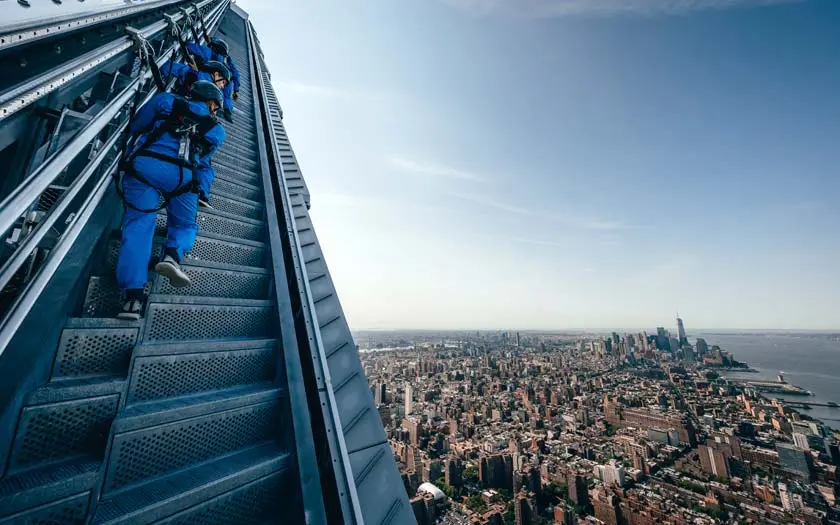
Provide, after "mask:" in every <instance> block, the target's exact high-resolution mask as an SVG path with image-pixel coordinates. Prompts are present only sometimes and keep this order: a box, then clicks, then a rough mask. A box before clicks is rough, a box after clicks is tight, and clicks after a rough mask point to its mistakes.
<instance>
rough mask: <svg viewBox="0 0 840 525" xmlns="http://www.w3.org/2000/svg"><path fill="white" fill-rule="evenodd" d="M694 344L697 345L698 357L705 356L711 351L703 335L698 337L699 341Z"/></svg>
mask: <svg viewBox="0 0 840 525" xmlns="http://www.w3.org/2000/svg"><path fill="white" fill-rule="evenodd" d="M694 346H696V347H697V357H703V356H704V355H706V354H708V353H709V345H708V344H707V343H706V340H705V339H703V338H702V337H698V338H697V343H696V344H695V345H694Z"/></svg>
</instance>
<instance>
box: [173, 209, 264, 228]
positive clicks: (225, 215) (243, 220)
mask: <svg viewBox="0 0 840 525" xmlns="http://www.w3.org/2000/svg"><path fill="white" fill-rule="evenodd" d="M161 215H166V210H162V211H161ZM206 215H210V216H214V217H221V218H223V219H228V220H231V221H237V222H241V223H243V224H251V225H254V226H262V225H263V224H264V221H261V220H258V219H250V218H248V217H243V216H242V215H235V214H233V213H227V212H225V211H222V210H217V209H215V208H201V209H199V210H198V217H199V218H198V223H199V224H198V225H199V228H200V227H201V217H202V216H206Z"/></svg>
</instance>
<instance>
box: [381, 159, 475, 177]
mask: <svg viewBox="0 0 840 525" xmlns="http://www.w3.org/2000/svg"><path fill="white" fill-rule="evenodd" d="M388 163H389V164H391V165H392V166H394V167H395V168H398V169H401V170H403V171H408V172H411V173H416V174H418V175H425V176H430V177H443V178H450V179H459V180H465V181H472V182H483V181H484V178H483V177H481V176H480V175H477V174H475V173H472V172H469V171H464V170H460V169H458V168H453V167H451V166H441V165H437V164H429V163H426V162H418V161H414V160H410V159H406V158H404V157H400V156H391V157H389V158H388Z"/></svg>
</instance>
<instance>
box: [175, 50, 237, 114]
mask: <svg viewBox="0 0 840 525" xmlns="http://www.w3.org/2000/svg"><path fill="white" fill-rule="evenodd" d="M187 51H188V52H189V53H190V54H191V55H192V56H193V58H195V61H196V63H197V64H198V65H199V66H200V65H201V63H204V62H208V61H210V60H216V61H218V62H221V63H223V64H224V65H225V66H226V67H227V68H228V70H229V71H230V77H231V81H230V83H229V84H228V85H227V87H226V88H225V89H224V90H222V93H223V94H224V96H225V104H224V112H223V114H224V117H225V120H227V121H228V122H233V101H234V100H237V99H238V98H239V87H240V79H239V69H237V67H236V64H235V63H234V62H233V58H231V57H230V55H229V54H228V45H227V42H225V41H224V40H221V39H218V38H214V39H213V40H211V41H210V45H209V46H203V45H201V44H198V43H196V42H190V43H188V44H187Z"/></svg>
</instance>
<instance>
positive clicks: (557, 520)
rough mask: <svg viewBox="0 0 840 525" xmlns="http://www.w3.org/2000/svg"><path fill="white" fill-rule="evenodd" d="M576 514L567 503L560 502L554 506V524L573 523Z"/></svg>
mask: <svg viewBox="0 0 840 525" xmlns="http://www.w3.org/2000/svg"><path fill="white" fill-rule="evenodd" d="M576 523H577V515H576V514H575V511H574V509H572V508H571V507H570V506H569V505H568V504H567V503H560V504H559V505H557V506H556V507H554V525H575V524H576Z"/></svg>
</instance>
